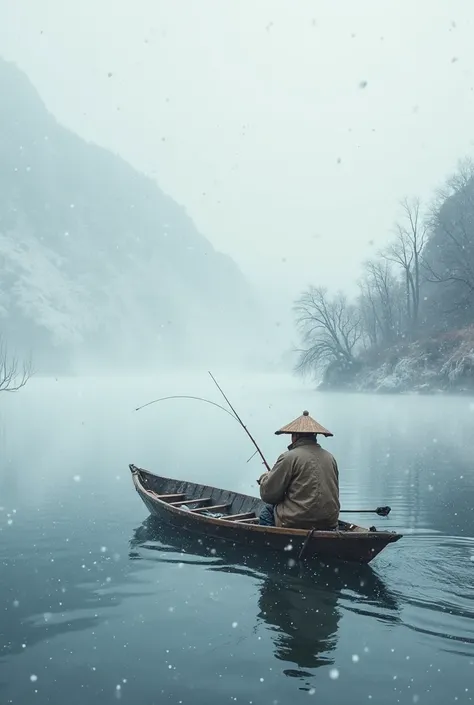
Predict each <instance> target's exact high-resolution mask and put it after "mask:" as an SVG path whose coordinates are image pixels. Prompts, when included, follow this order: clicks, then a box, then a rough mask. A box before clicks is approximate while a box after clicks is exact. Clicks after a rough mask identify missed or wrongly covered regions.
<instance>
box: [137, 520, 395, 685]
mask: <svg viewBox="0 0 474 705" xmlns="http://www.w3.org/2000/svg"><path fill="white" fill-rule="evenodd" d="M144 551H147V552H148V555H147V557H149V555H150V554H152V555H153V556H154V557H156V559H157V560H159V561H160V562H162V563H179V562H180V561H182V560H183V559H184V557H185V560H186V564H188V565H189V564H193V563H196V564H199V565H201V566H203V565H205V566H206V569H207V570H211V571H223V572H226V573H229V574H237V573H238V574H241V575H242V574H245V575H248V576H249V577H251V578H253V579H254V580H256V582H257V585H258V593H259V594H258V600H257V604H256V605H255V613H256V623H257V625H258V624H263V625H265V626H266V628H267V629H268V633H269V634H270V635H271V639H272V642H273V651H274V656H275V658H276V659H278V660H279V661H283V662H284V663H285V664H287V665H288V664H289V665H291V667H289V668H285V669H284V671H283V672H284V673H285V675H287V676H289V677H298V678H307V677H310V676H312V675H313V674H312V673H310V672H308V669H312V670H314V669H317V668H318V667H320V666H327V665H329V664H332V663H333V662H334V659H333V657H332V654H333V652H334V651H335V649H336V646H337V641H338V629H339V623H340V620H341V617H342V615H343V613H344V611H345V610H350V611H353V612H359V613H361V614H365V615H369V616H373V617H376V618H377V619H379V620H382V621H388V622H397V621H399V612H400V609H399V604H398V600H397V597H396V596H395V595H394V594H393V593H392V592H391V591H390V590H389V589H388V588H387V586H386V585H385V583H384V582H383V581H382V580H381V578H380V577H379V576H377V574H376V573H375V572H374V571H373V569H372V568H371V567H370V566H367V565H361V566H359V565H349V564H347V565H345V564H342V563H338V564H336V563H323V562H320V563H318V564H317V565H316V566H312V567H309V566H306V565H303V564H300V563H298V562H297V561H295V560H293V559H291V558H290V559H288V558H286V557H282V556H280V555H279V554H272V553H269V554H263V555H262V554H258V553H255V552H253V551H252V550H249V549H245V548H243V547H242V546H239V545H236V544H230V543H226V542H223V541H219V540H216V539H208V538H201V537H199V536H194V535H192V534H189V533H187V532H185V531H179V530H178V529H176V528H175V527H173V528H171V527H168V526H167V525H166V524H164V523H161V522H159V521H158V520H157V519H156V518H154V517H148V518H147V519H146V520H145V521H144V522H143V523H142V524H141V525H140V526H139V527H137V528H136V529H135V531H134V535H133V538H132V539H131V541H130V553H129V557H130V558H131V559H132V560H142V559H143V558H144V557H145V554H144ZM307 687H308V688H309V684H307Z"/></svg>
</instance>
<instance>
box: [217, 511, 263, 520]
mask: <svg viewBox="0 0 474 705" xmlns="http://www.w3.org/2000/svg"><path fill="white" fill-rule="evenodd" d="M222 518H223V519H226V520H227V521H237V519H253V518H255V512H244V513H243V514H228V515H227V516H225V517H222Z"/></svg>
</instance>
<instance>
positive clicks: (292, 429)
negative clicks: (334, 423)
mask: <svg viewBox="0 0 474 705" xmlns="http://www.w3.org/2000/svg"><path fill="white" fill-rule="evenodd" d="M282 433H319V434H320V435H321V436H326V437H328V436H333V435H334V434H333V433H331V431H328V430H327V428H324V426H321V424H319V423H318V422H317V421H315V420H314V419H313V418H311V416H310V415H309V411H303V414H302V415H301V416H298V418H297V419H295V420H294V421H292V422H291V423H289V424H287V425H286V426H283V428H280V430H279V431H275V435H276V436H279V435H280V434H282Z"/></svg>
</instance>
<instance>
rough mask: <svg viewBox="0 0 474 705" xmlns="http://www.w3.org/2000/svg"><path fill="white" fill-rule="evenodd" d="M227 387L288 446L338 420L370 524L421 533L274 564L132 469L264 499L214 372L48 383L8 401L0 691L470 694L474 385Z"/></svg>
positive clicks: (348, 500)
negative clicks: (449, 390)
mask: <svg viewBox="0 0 474 705" xmlns="http://www.w3.org/2000/svg"><path fill="white" fill-rule="evenodd" d="M219 381H220V382H221V383H222V385H223V386H224V388H225V390H226V391H227V392H228V394H229V396H230V398H231V400H232V401H233V402H234V404H235V406H236V407H237V409H238V411H239V413H240V414H241V416H242V417H243V418H244V420H245V421H246V423H247V424H248V426H249V428H250V429H251V430H252V432H253V433H254V435H255V436H256V437H257V439H258V440H259V441H260V444H261V446H262V449H263V451H264V453H265V454H266V455H267V457H268V459H269V460H270V461H274V460H275V458H276V457H277V455H278V454H279V453H280V452H281V451H282V450H283V449H284V445H285V438H282V437H276V436H274V435H273V432H274V431H275V429H277V428H279V427H280V426H281V425H283V424H285V423H288V422H289V421H291V420H292V419H293V418H295V417H296V416H299V415H300V414H301V412H302V411H303V409H305V408H307V409H309V411H310V413H311V414H312V415H313V416H314V417H315V418H316V419H317V420H319V421H320V422H321V423H322V424H324V425H325V426H327V427H328V428H330V429H331V430H332V431H333V432H334V434H335V436H334V438H331V439H327V440H324V442H323V445H325V447H326V448H328V449H329V450H331V451H332V452H333V453H334V454H335V456H336V457H337V460H338V463H339V467H340V478H341V504H342V505H343V507H344V508H346V509H357V508H371V507H376V506H379V505H386V504H388V505H390V506H391V507H392V513H391V514H390V516H389V517H388V518H387V519H381V518H379V517H377V516H372V515H357V514H354V515H346V516H348V517H349V519H350V520H351V521H357V522H359V523H367V524H375V525H376V526H377V527H378V528H388V529H392V530H400V531H402V532H403V533H404V538H403V539H402V540H401V541H399V542H398V543H397V544H395V545H393V546H388V547H387V549H386V550H385V551H384V552H383V553H382V554H381V555H380V556H378V557H377V558H376V559H375V560H374V562H373V564H371V566H369V567H366V568H365V569H363V570H361V569H360V568H358V567H354V566H350V565H345V564H340V565H331V566H329V567H323V566H317V567H316V568H314V569H309V568H308V567H301V566H300V565H299V564H298V563H297V562H295V561H294V560H291V557H290V558H288V559H286V558H285V561H283V562H282V561H277V560H274V559H273V558H272V557H270V556H268V557H265V558H262V559H261V560H258V559H255V558H251V557H248V556H246V555H245V553H246V551H245V548H244V549H243V550H242V551H236V550H235V549H232V548H231V547H230V546H228V547H226V546H225V545H224V546H222V545H213V544H211V543H207V542H206V540H203V541H199V540H197V539H195V538H193V537H191V536H188V537H186V536H183V535H179V534H178V533H176V532H174V533H173V532H171V531H170V530H164V529H163V528H160V527H159V526H157V525H156V523H154V522H153V521H150V520H149V519H148V518H147V510H146V508H145V506H144V505H143V504H142V502H141V501H140V499H139V497H138V495H137V494H136V493H135V491H134V489H133V486H132V482H131V477H130V473H129V471H128V463H131V462H132V463H135V464H137V465H139V466H142V467H145V468H148V469H150V470H152V471H155V472H157V473H160V474H163V475H168V476H171V477H178V478H182V479H189V480H195V481H198V482H203V483H207V484H213V485H217V486H221V487H225V488H229V489H234V490H239V491H244V492H248V493H252V494H257V486H256V484H255V479H256V477H258V476H259V475H260V473H261V470H262V467H261V464H260V463H259V461H258V459H257V458H256V457H254V458H252V459H251V460H250V461H249V457H250V456H251V455H252V453H253V448H252V446H251V445H250V443H249V442H248V439H247V438H246V436H245V434H244V433H243V432H242V430H241V429H240V428H239V427H238V425H237V424H236V423H234V422H233V421H232V419H230V418H229V417H228V416H226V415H225V414H224V413H222V412H221V411H219V410H218V409H215V408H213V407H211V406H209V405H206V404H202V403H199V402H195V401H190V400H189V401H184V400H171V401H167V402H163V403H159V404H155V405H153V406H150V407H147V408H146V409H143V410H142V411H140V412H135V411H134V408H135V407H136V406H138V405H140V404H143V403H145V402H147V401H149V400H151V399H154V398H156V397H160V396H165V395H167V394H192V395H204V396H206V397H208V398H211V399H213V400H214V401H216V402H218V403H220V402H221V400H220V398H219V395H218V392H217V391H216V390H215V389H214V388H213V387H212V383H211V382H210V381H209V379H208V378H207V376H206V375H205V374H204V373H203V374H201V375H195V376H191V375H187V376H177V377H174V378H173V377H168V378H167V379H153V380H150V379H146V378H139V379H122V378H121V379H116V378H109V379H84V380H77V379H57V380H47V379H39V378H38V379H34V380H33V381H32V382H31V383H30V384H29V385H28V386H27V387H26V388H25V389H24V390H23V391H22V392H21V393H19V394H17V395H2V397H1V399H0V404H1V405H0V449H1V458H2V461H1V467H0V609H1V612H0V614H1V618H0V703H2V705H4V704H6V703H14V704H17V705H30V704H35V705H46V704H48V705H83V704H86V705H99V704H100V705H108V704H112V703H116V702H117V700H119V701H121V702H122V703H123V705H126V704H128V703H130V705H155V704H156V705H158V704H160V705H161V703H169V704H172V705H180V704H181V703H182V704H187V703H190V704H192V705H213V704H214V703H216V704H217V703H219V705H221V704H223V703H248V704H252V705H267V704H268V705H280V704H281V705H285V704H287V703H295V704H296V703H300V702H301V703H307V702H317V703H320V704H322V705H333V704H334V705H340V704H341V703H343V702H350V703H351V705H361V704H363V703H364V704H367V703H368V704H370V703H374V705H375V704H377V705H378V704H379V703H380V704H383V705H392V704H395V703H420V705H424V704H426V705H428V704H430V705H445V704H447V703H459V705H461V704H463V703H471V702H472V700H473V696H474V538H473V537H474V509H473V507H474V463H473V459H474V400H473V399H467V398H455V397H444V398H435V397H417V396H413V397H408V396H407V397H396V396H384V397H380V396H370V395H367V396H362V395H360V396H359V395H352V396H347V395H342V394H324V395H323V394H315V393H313V392H311V391H310V390H305V389H304V388H302V387H301V384H300V383H298V382H295V381H294V380H291V379H288V378H284V377H276V376H273V377H272V376H268V377H266V378H265V377H261V378H254V377H253V378H250V377H249V378H245V379H241V378H237V377H231V376H230V375H221V376H220V378H219Z"/></svg>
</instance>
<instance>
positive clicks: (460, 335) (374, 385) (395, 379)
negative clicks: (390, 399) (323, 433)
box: [318, 328, 474, 394]
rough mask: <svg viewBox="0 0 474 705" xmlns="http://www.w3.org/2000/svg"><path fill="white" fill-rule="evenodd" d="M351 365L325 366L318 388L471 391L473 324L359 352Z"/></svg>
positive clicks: (427, 391) (472, 391)
mask: <svg viewBox="0 0 474 705" xmlns="http://www.w3.org/2000/svg"><path fill="white" fill-rule="evenodd" d="M353 369H354V373H353V374H350V373H348V371H347V368H346V370H345V372H344V374H343V375H341V374H339V372H338V370H337V369H335V368H334V367H332V368H328V370H326V373H325V375H324V378H323V381H322V382H321V384H320V385H319V387H318V389H319V390H321V391H323V390H324V391H325V390H336V389H341V390H347V391H349V390H351V391H355V392H378V393H403V392H419V393H426V394H428V393H442V392H451V393H472V394H474V328H468V329H464V330H461V331H455V332H451V333H447V334H443V335H442V336H438V337H436V338H429V339H426V340H420V341H416V342H413V343H403V344H398V345H396V346H394V347H392V348H389V349H386V350H383V351H379V352H377V353H376V354H374V353H373V354H372V355H370V356H369V355H362V356H361V357H360V358H359V359H358V361H357V364H356V365H354V367H353Z"/></svg>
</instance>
